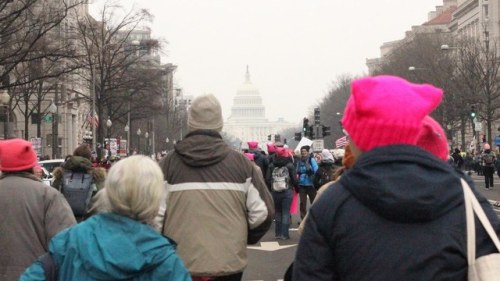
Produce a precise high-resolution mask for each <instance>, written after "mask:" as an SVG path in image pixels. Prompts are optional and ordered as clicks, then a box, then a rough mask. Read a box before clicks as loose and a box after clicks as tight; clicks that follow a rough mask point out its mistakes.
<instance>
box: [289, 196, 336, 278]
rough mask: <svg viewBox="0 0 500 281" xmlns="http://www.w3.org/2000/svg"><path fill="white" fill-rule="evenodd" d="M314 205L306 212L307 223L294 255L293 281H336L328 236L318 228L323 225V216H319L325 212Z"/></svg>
mask: <svg viewBox="0 0 500 281" xmlns="http://www.w3.org/2000/svg"><path fill="white" fill-rule="evenodd" d="M315 205H316V204H314V205H313V207H311V209H310V210H309V212H308V218H307V223H306V224H305V227H304V231H303V233H302V236H301V237H300V243H299V246H298V248H297V253H296V255H295V261H294V265H293V278H292V280H294V281H302V280H304V281H309V280H315V281H321V280H329V281H331V280H338V278H337V276H336V274H335V272H334V270H333V267H332V264H333V261H334V257H333V252H332V250H331V248H330V245H329V241H328V236H327V235H324V233H323V229H322V228H323V227H320V224H321V223H323V224H324V223H325V216H324V214H321V213H322V212H323V211H325V210H323V209H322V208H317V207H318V206H317V205H316V206H315ZM315 207H316V208H315ZM321 215H323V216H321Z"/></svg>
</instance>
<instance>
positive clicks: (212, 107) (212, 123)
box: [187, 94, 223, 132]
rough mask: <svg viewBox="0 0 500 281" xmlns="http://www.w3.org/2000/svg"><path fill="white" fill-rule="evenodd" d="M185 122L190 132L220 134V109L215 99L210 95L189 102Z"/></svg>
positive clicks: (221, 124) (221, 123) (221, 122)
mask: <svg viewBox="0 0 500 281" xmlns="http://www.w3.org/2000/svg"><path fill="white" fill-rule="evenodd" d="M187 122H188V127H189V129H190V130H191V131H194V130H198V129H205V130H215V131H219V132H220V131H221V130H222V126H223V121H222V109H221V106H220V103H219V101H218V100H217V98H216V97H215V96H214V95H212V94H208V95H202V96H199V97H197V98H195V99H194V100H193V101H192V102H191V107H190V108H189V113H188V121H187Z"/></svg>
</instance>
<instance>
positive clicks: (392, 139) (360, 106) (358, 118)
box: [342, 76, 443, 151]
mask: <svg viewBox="0 0 500 281" xmlns="http://www.w3.org/2000/svg"><path fill="white" fill-rule="evenodd" d="M351 88H352V89H351V96H350V97H349V100H348V101H347V106H346V109H345V111H344V117H343V118H342V125H343V127H344V129H345V130H346V131H347V133H348V134H349V137H350V138H351V140H352V141H353V143H354V145H356V146H357V147H358V148H359V149H361V150H362V151H368V150H371V149H373V148H376V147H380V146H385V145H392V144H410V145H415V144H416V143H417V138H418V135H419V133H420V129H421V128H422V120H423V119H424V117H425V116H427V115H428V114H429V113H431V112H432V111H433V110H434V109H435V108H436V107H437V106H438V105H439V103H440V102H441V99H442V97H443V91H442V90H441V89H439V88H436V87H434V86H432V85H429V84H413V83H410V82H408V81H406V80H404V79H403V78H400V77H396V76H375V77H366V78H361V79H358V80H355V81H353V82H352V87H351Z"/></svg>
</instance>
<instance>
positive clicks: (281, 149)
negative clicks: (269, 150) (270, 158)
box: [276, 147, 290, 157]
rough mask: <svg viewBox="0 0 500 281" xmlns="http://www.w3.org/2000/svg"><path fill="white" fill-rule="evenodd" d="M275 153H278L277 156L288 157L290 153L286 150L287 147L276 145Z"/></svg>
mask: <svg viewBox="0 0 500 281" xmlns="http://www.w3.org/2000/svg"><path fill="white" fill-rule="evenodd" d="M276 155H278V156H279V157H289V156H290V153H289V152H288V149H287V148H284V147H277V148H276Z"/></svg>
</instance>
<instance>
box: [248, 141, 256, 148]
mask: <svg viewBox="0 0 500 281" xmlns="http://www.w3.org/2000/svg"><path fill="white" fill-rule="evenodd" d="M247 143H248V149H256V148H257V146H258V145H259V143H258V142H256V141H249V142H247Z"/></svg>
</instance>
